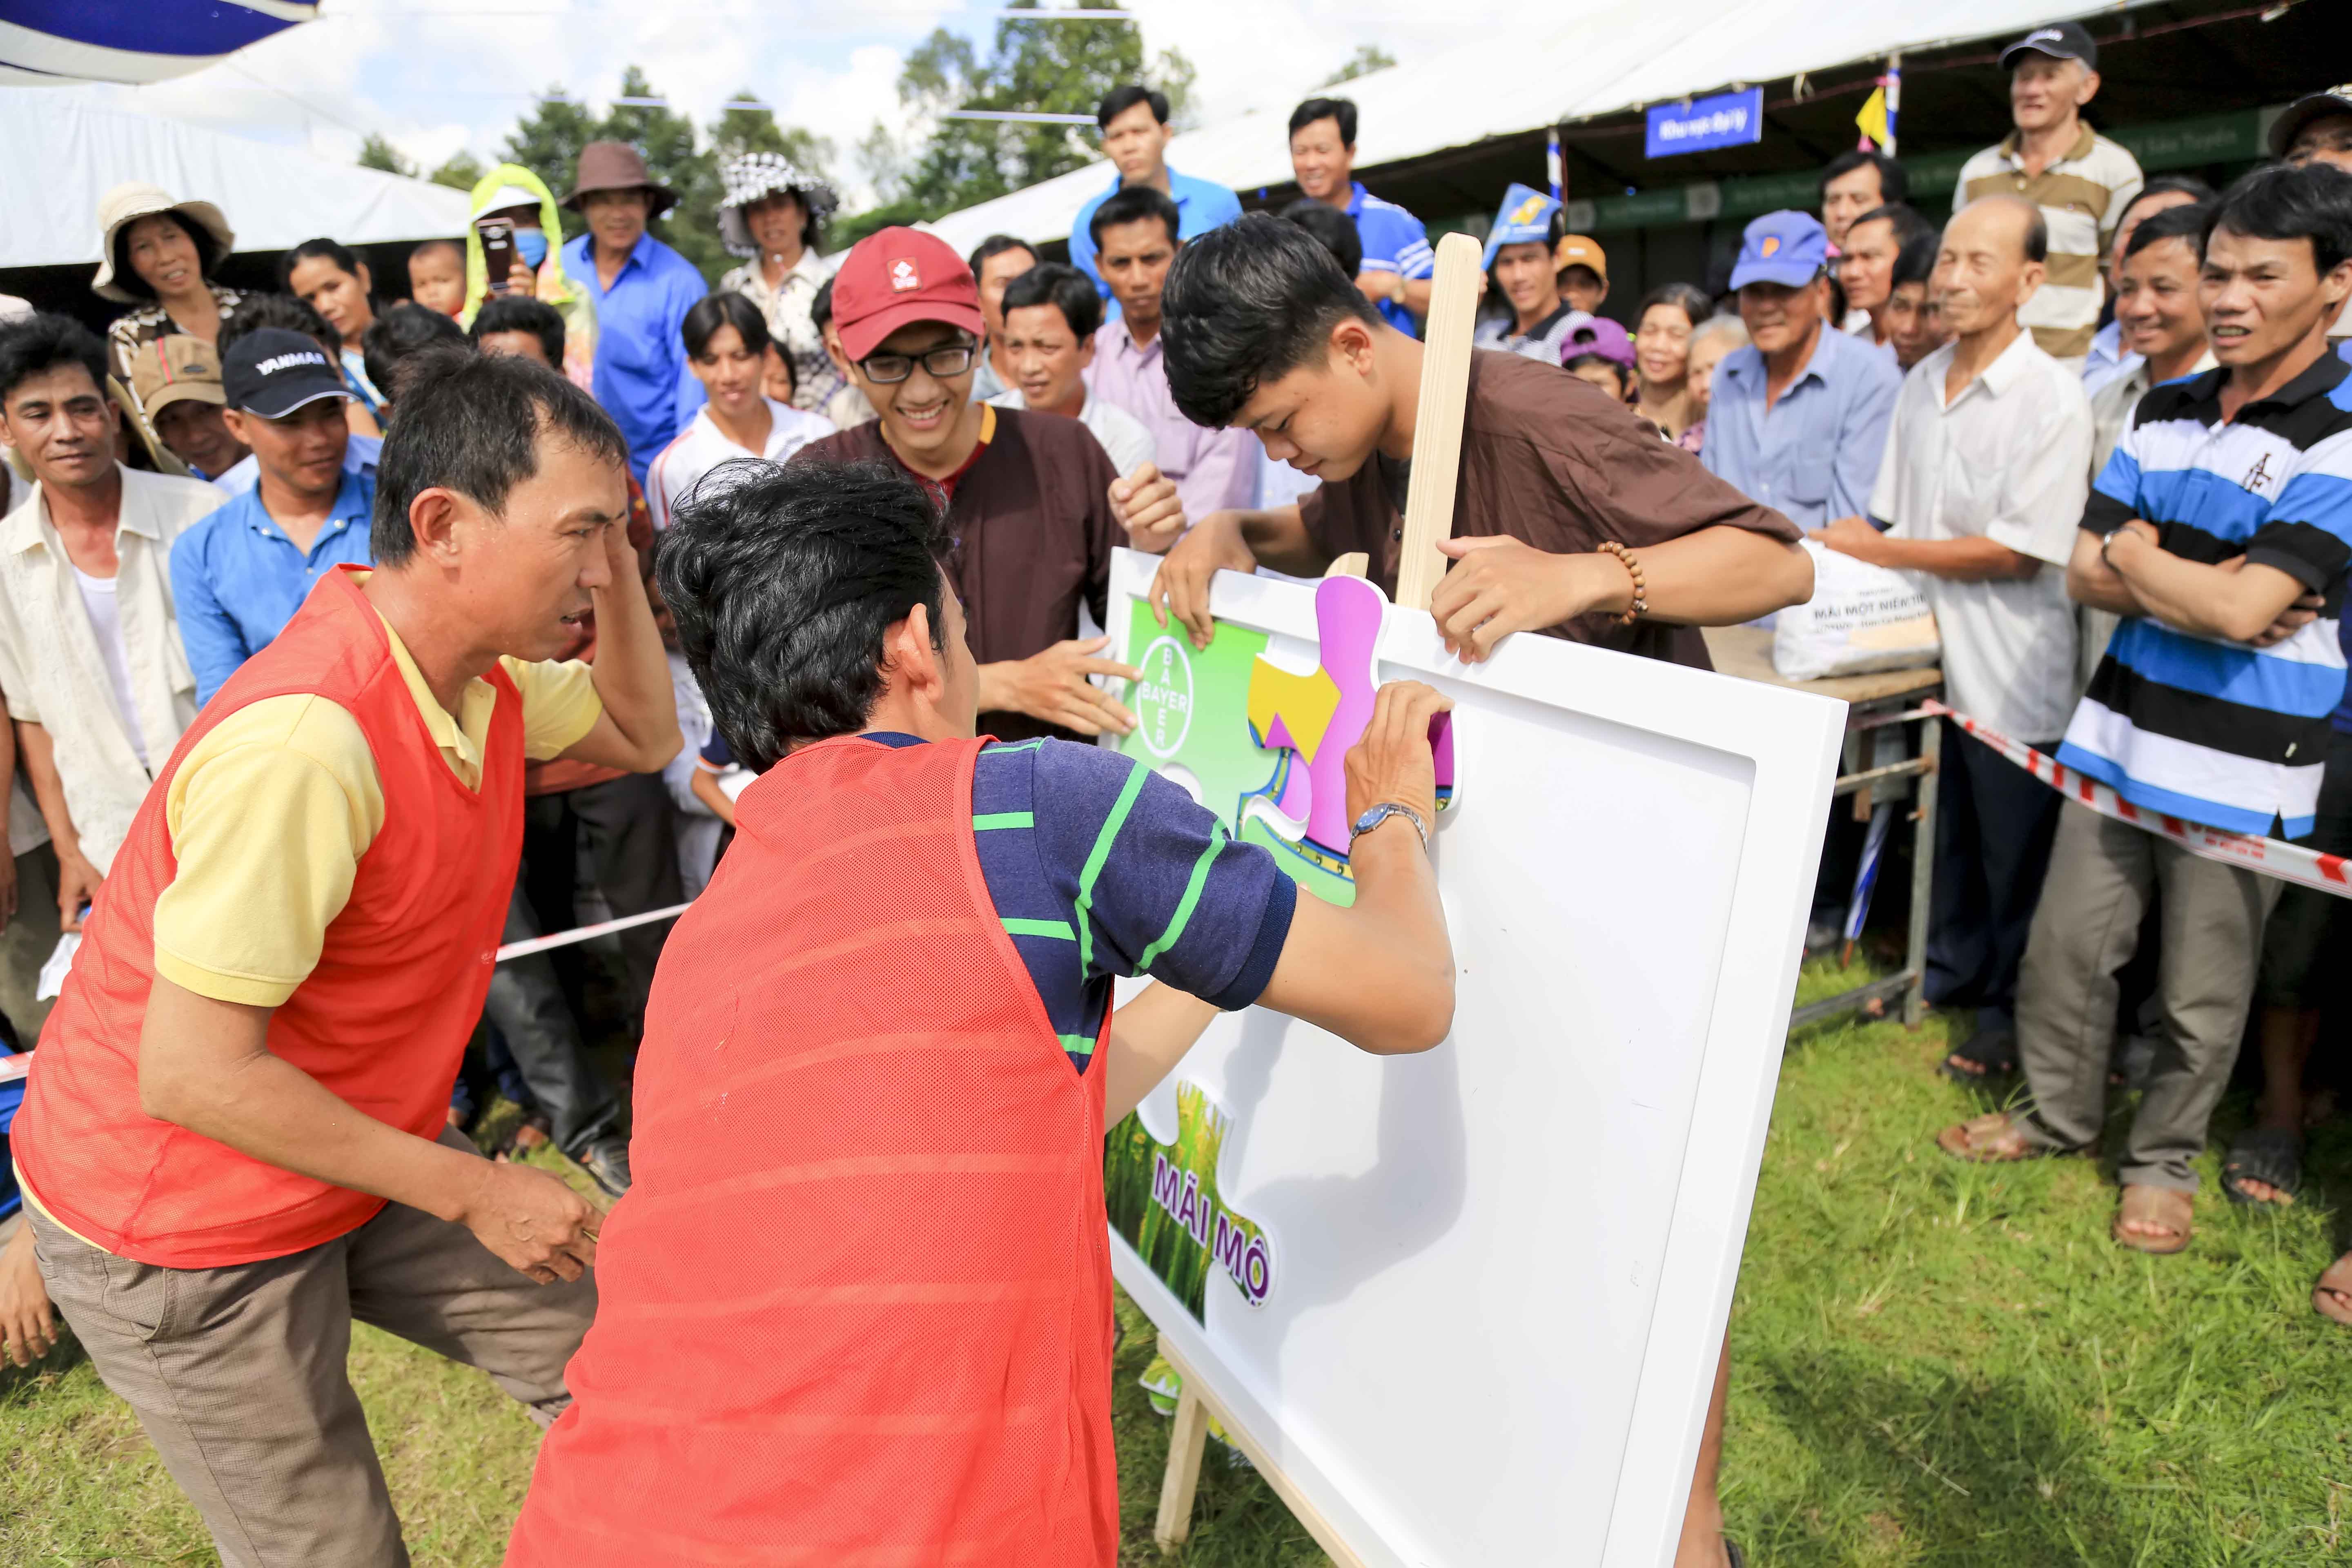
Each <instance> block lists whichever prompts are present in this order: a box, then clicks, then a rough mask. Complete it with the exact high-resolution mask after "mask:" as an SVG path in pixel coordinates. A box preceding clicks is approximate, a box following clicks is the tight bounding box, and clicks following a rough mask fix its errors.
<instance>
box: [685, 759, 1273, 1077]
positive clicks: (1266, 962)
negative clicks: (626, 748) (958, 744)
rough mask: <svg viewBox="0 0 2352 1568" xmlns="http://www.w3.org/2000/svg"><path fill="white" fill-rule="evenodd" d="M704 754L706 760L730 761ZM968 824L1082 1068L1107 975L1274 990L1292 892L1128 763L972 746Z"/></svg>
mask: <svg viewBox="0 0 2352 1568" xmlns="http://www.w3.org/2000/svg"><path fill="white" fill-rule="evenodd" d="M866 738H867V739H868V740H870V741H874V742H879V743H880V744H882V745H886V746H919V745H921V744H923V743H924V742H922V741H920V740H919V739H918V738H917V737H915V736H913V735H902V734H894V733H887V732H884V733H876V734H873V735H869V736H867V737H866ZM713 742H714V745H713V747H706V748H705V749H704V751H703V757H704V759H705V760H706V761H709V762H712V763H719V764H721V765H723V764H724V763H729V762H731V761H733V754H732V753H731V752H729V751H728V748H727V743H726V742H725V740H724V739H723V738H719V737H713ZM714 748H715V749H716V751H717V752H719V755H718V756H716V757H714V756H712V754H711V752H712V750H713V749H714ZM971 817H972V820H971V826H972V842H973V845H974V847H976V848H977V850H978V851H979V855H980V873H981V879H982V881H984V882H985V883H986V884H987V886H988V897H989V901H990V902H991V903H992V904H994V905H995V906H996V914H997V918H998V919H999V920H1000V921H1003V924H1004V929H1005V931H1006V932H1007V933H1008V934H1010V935H1011V937H1012V938H1013V949H1014V951H1016V952H1019V953H1020V954H1021V963H1022V966H1023V967H1024V969H1026V970H1027V971H1028V973H1029V980H1030V983H1031V984H1034V986H1036V988H1037V995H1038V999H1039V1000H1041V1001H1042V1002H1044V1003H1045V1016H1046V1018H1047V1019H1048V1020H1049V1021H1050V1022H1051V1023H1052V1025H1053V1027H1054V1032H1055V1034H1056V1035H1057V1036H1059V1037H1061V1041H1062V1048H1063V1050H1064V1051H1066V1053H1067V1054H1068V1056H1069V1058H1070V1061H1071V1063H1072V1064H1073V1065H1074V1066H1076V1068H1077V1069H1078V1070H1079V1071H1080V1072H1084V1071H1086V1070H1087V1062H1089V1061H1090V1060H1092V1059H1093V1058H1094V1051H1095V1043H1096V1040H1097V1037H1098V1036H1100V1034H1101V1033H1102V1025H1103V1017H1104V1016H1105V1014H1106V1013H1107V1012H1108V1010H1109V1007H1110V1002H1111V982H1112V980H1113V979H1114V978H1116V977H1118V976H1121V975H1133V974H1149V975H1150V976H1151V977H1153V978H1154V979H1157V980H1164V981H1166V982H1167V983H1168V984H1171V985H1173V986H1175V987H1176V988H1177V989H1178V990H1180V991H1185V992H1189V993H1191V994H1192V995H1195V996H1199V997H1202V999H1204V1000H1206V1001H1208V1002H1211V1003H1213V1004H1214V1005H1217V1006H1219V1007H1223V1008H1226V1009H1228V1010H1232V1009H1234V1008H1240V1007H1246V1006H1248V1005H1250V1004H1251V1003H1253V1002H1255V1001H1256V1000H1257V998H1258V995H1259V994H1260V993H1262V992H1263V991H1265V984H1266V982H1267V981H1268V980H1270V979H1272V978H1273V976H1274V965H1275V961H1276V959H1278V958H1280V957H1281V956H1282V944H1283V943H1284V942H1286V940H1288V938H1289V935H1290V918H1291V915H1292V913H1293V911H1295V910H1297V901H1298V884H1297V883H1296V882H1294V881H1292V880H1291V879H1289V878H1288V877H1286V876H1284V875H1283V874H1282V872H1281V870H1280V869H1279V868H1277V867H1276V865H1275V863H1274V857H1273V856H1271V855H1269V854H1267V853H1266V852H1265V850H1264V849H1263V848H1261V847H1258V846H1257V845H1255V844H1241V843H1236V842H1234V839H1233V838H1232V837H1229V836H1228V835H1227V834H1226V832H1225V826H1224V824H1223V823H1222V822H1220V821H1218V820H1217V817H1216V816H1215V814H1214V813H1213V812H1211V811H1209V810H1208V809H1207V808H1205V807H1203V806H1202V805H1196V804H1195V803H1194V802H1193V800H1192V796H1191V795H1186V794H1185V793H1184V792H1183V791H1182V790H1181V789H1180V788H1178V787H1177V786H1176V785H1175V784H1171V783H1170V782H1169V781H1168V780H1166V779H1164V778H1162V777H1160V775H1159V774H1158V773H1153V772H1152V771H1151V770H1150V769H1149V768H1147V767H1145V766H1144V765H1143V763H1141V762H1140V761H1139V760H1137V759H1135V758H1133V757H1127V756H1122V755H1120V754H1119V753H1118V752H1114V751H1110V750H1108V749H1106V748H1103V747H1099V746H1086V745H1080V744H1078V743H1077V742H1072V741H1055V740H1036V741H1022V742H1017V743H1015V744H1013V745H990V746H986V747H983V748H982V750H981V753H980V757H979V760H978V761H977V762H976V763H974V765H973V768H972V781H971Z"/></svg>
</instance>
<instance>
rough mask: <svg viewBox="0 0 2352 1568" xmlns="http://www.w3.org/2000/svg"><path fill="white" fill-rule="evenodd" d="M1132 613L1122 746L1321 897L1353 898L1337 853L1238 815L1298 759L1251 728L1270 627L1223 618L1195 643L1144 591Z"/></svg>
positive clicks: (1343, 901)
mask: <svg viewBox="0 0 2352 1568" xmlns="http://www.w3.org/2000/svg"><path fill="white" fill-rule="evenodd" d="M1129 613H1130V614H1131V616H1133V621H1132V625H1131V626H1130V628H1129V634H1128V645H1127V646H1128V647H1129V649H1131V650H1133V651H1132V652H1131V654H1130V655H1129V659H1128V662H1129V664H1132V665H1134V666H1136V667H1137V668H1139V669H1141V670H1142V671H1143V679H1140V680H1139V681H1137V682H1136V683H1135V690H1134V694H1133V696H1132V697H1131V698H1130V700H1129V707H1131V708H1132V709H1134V710H1135V717H1136V727H1135V732H1134V733H1133V734H1131V735H1129V736H1128V737H1127V738H1126V739H1125V740H1123V741H1121V742H1119V750H1120V751H1122V752H1125V753H1126V754H1127V755H1129V756H1131V757H1139V758H1141V759H1142V760H1143V762H1144V763H1145V765H1146V766H1149V767H1151V768H1154V769H1158V770H1160V771H1161V772H1167V771H1169V770H1170V769H1171V768H1181V769H1182V770H1183V771H1184V772H1185V773H1190V774H1191V775H1192V781H1193V783H1195V784H1197V785H1199V787H1200V797H1201V802H1202V805H1206V806H1207V807H1208V808H1209V809H1210V810H1211V811H1213V812H1215V813H1216V814H1217V816H1218V817H1219V818H1220V819H1222V820H1223V823H1224V825H1225V830H1226V831H1227V832H1229V833H1231V834H1233V835H1234V837H1236V838H1239V839H1242V840H1244V842H1247V843H1251V844H1261V845H1264V846H1265V847H1266V848H1267V849H1268V850H1270V851H1272V852H1273V854H1274V858H1275V864H1276V865H1278V866H1280V867H1281V868H1282V869H1283V870H1284V872H1286V874H1287V875H1288V876H1289V877H1290V879H1291V880H1293V881H1295V882H1297V884H1298V885H1299V886H1300V887H1301V888H1303V889H1306V890H1307V891H1308V892H1311V893H1313V894H1315V895H1316V896H1317V897H1318V898H1320V899H1322V900H1324V901H1325V902H1327V903H1333V904H1340V905H1347V904H1352V903H1354V902H1355V901H1356V885H1355V883H1354V882H1353V881H1352V880H1351V879H1349V876H1348V874H1347V872H1346V870H1345V869H1344V868H1341V867H1340V866H1339V864H1338V863H1337V862H1334V861H1332V860H1331V859H1329V858H1328V857H1324V856H1319V855H1318V854H1317V853H1316V851H1315V850H1314V849H1313V847H1310V846H1307V845H1302V844H1293V843H1290V842H1288V841H1287V840H1286V839H1284V838H1283V837H1281V835H1279V834H1277V833H1276V832H1275V831H1274V830H1273V829H1272V828H1270V827H1268V826H1266V825H1265V822H1263V821H1260V820H1255V819H1253V820H1249V821H1246V822H1245V821H1244V820H1243V816H1242V803H1243V802H1244V801H1245V800H1247V799H1248V798H1250V797H1251V796H1253V795H1263V796H1265V798H1266V799H1267V800H1268V801H1269V802H1271V801H1273V800H1275V799H1276V798H1278V797H1279V796H1280V795H1281V793H1282V784H1283V780H1284V777H1285V770H1286V769H1287V768H1290V767H1295V766H1297V765H1298V758H1297V753H1296V752H1291V751H1288V750H1286V749H1284V748H1279V747H1277V748H1274V749H1271V750H1269V749H1268V748H1266V747H1264V746H1261V745H1259V744H1258V743H1257V737H1256V736H1255V734H1253V733H1252V732H1251V730H1250V722H1249V688H1250V673H1251V670H1252V668H1254V667H1255V664H1256V662H1257V657H1258V655H1260V654H1262V653H1264V652H1265V647H1266V635H1265V633H1264V632H1260V631H1253V630H1251V629H1250V628H1248V627H1247V626H1230V625H1227V624H1225V623H1223V622H1220V623H1219V624H1218V626H1217V635H1216V637H1215V638H1214V639H1213V641H1211V643H1210V644H1209V646H1208V647H1206V648H1205V649H1202V648H1195V647H1193V646H1192V643H1191V642H1190V641H1189V640H1188V639H1187V638H1186V637H1184V636H1183V635H1182V634H1181V632H1177V631H1171V630H1170V629H1167V628H1164V627H1162V626H1160V625H1159V623H1158V622H1156V621H1154V620H1153V619H1152V618H1151V609H1150V605H1146V604H1145V603H1144V602H1143V601H1142V600H1140V599H1138V600H1136V601H1134V603H1133V604H1132V605H1131V606H1130V612H1129Z"/></svg>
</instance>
